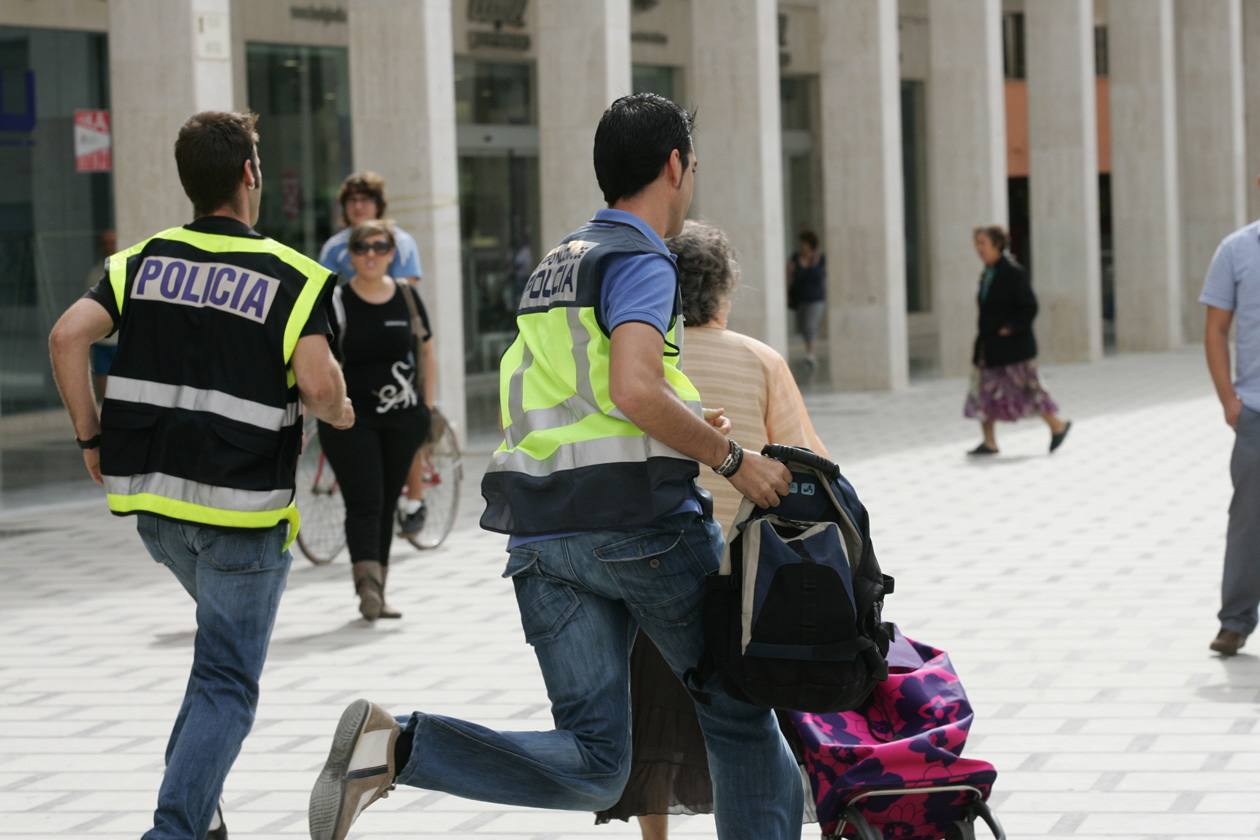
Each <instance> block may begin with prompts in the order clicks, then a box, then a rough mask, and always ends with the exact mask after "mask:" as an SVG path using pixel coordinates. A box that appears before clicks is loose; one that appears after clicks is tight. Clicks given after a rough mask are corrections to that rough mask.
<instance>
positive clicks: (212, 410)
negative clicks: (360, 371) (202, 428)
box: [106, 376, 300, 432]
mask: <svg viewBox="0 0 1260 840" xmlns="http://www.w3.org/2000/svg"><path fill="white" fill-rule="evenodd" d="M106 393H108V394H109V398H110V399H111V400H123V401H125V402H136V403H144V404H145V405H155V406H158V407H159V408H182V409H186V410H188V411H204V412H207V413H209V414H217V415H219V416H220V417H226V418H228V419H230V420H239V421H241V422H242V423H249V424H250V425H251V426H258V427H260V428H263V429H267V430H268V431H273V432H278V431H280V430H281V429H283V428H285V427H286V426H292V425H293V424H294V423H296V422H297V421H298V416H299V413H300V410H299V406H298V403H296V402H291V403H289V404H288V406H287V407H285V408H276V407H274V406H270V405H264V404H263V403H260V402H255V401H254V400H246V399H242V398H240V397H234V396H232V395H231V394H227V393H224V392H223V391H213V390H209V389H204V388H192V387H190V386H188V385H167V384H165V383H162V382H147V381H145V380H143V379H128V378H126V377H122V376H111V377H109V384H108V385H107V386H106Z"/></svg>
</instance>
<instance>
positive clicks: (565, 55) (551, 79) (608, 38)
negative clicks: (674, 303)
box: [537, 0, 630, 251]
mask: <svg viewBox="0 0 1260 840" xmlns="http://www.w3.org/2000/svg"><path fill="white" fill-rule="evenodd" d="M537 32H538V140H539V145H540V150H539V151H540V156H539V161H538V165H539V171H540V176H541V178H540V180H541V196H540V199H541V205H542V248H543V251H546V250H548V249H549V248H551V246H552V245H554V244H556V242H558V241H559V240H560V239H562V238H564V237H565V236H567V235H568V234H569V233H570V232H571V231H572V230H573V229H574V228H576V227H577V226H578V225H580V224H582V223H583V222H585V221H586V220H587V219H589V218H590V217H591V214H592V213H594V212H595V211H596V210H598V209H599V208H600V207H603V206H604V199H603V194H602V193H601V192H600V190H599V185H598V184H597V183H596V181H595V169H594V163H593V159H592V149H593V147H594V142H595V127H596V125H597V124H598V123H599V118H600V117H601V116H602V115H603V113H604V110H605V109H606V108H607V107H608V106H609V104H611V103H612V101H613V100H614V99H616V98H618V97H619V96H624V95H626V94H628V93H630V3H629V0H540V2H539V3H538V5H537Z"/></svg>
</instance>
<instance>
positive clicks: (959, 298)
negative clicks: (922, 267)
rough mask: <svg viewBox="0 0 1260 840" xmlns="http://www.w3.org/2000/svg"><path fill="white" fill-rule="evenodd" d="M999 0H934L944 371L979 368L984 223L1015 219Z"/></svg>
mask: <svg viewBox="0 0 1260 840" xmlns="http://www.w3.org/2000/svg"><path fill="white" fill-rule="evenodd" d="M1001 11H1002V10H1001V4H1000V3H999V2H998V0H932V2H931V3H930V4H928V15H929V20H928V30H929V31H928V42H929V43H928V64H929V74H928V129H929V133H928V195H929V214H930V218H929V219H928V224H929V227H930V230H931V233H930V239H929V241H930V243H931V257H930V260H931V262H930V265H931V275H930V276H931V285H932V310H933V313H934V314H935V316H936V323H937V329H938V332H939V341H940V353H941V356H940V366H941V372H942V373H944V374H945V375H947V376H957V375H961V374H965V373H966V372H967V371H969V370H970V369H971V348H972V342H973V340H974V339H975V331H976V283H977V278H978V277H979V276H980V268H981V266H980V261H979V259H977V257H976V252H975V248H974V247H973V245H972V238H971V231H972V229H973V228H974V227H976V226H977V225H984V224H999V225H1006V224H1007V218H1006V217H1007V203H1006V124H1005V113H1006V110H1005V99H1004V94H1003V87H1002V31H1001Z"/></svg>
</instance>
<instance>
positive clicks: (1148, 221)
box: [1033, 0, 1182, 351]
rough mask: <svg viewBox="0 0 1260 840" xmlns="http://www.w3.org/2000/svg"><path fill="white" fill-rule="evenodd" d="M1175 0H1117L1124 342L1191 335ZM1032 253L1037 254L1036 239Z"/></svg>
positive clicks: (1161, 344) (1115, 201) (1167, 343)
mask: <svg viewBox="0 0 1260 840" xmlns="http://www.w3.org/2000/svg"><path fill="white" fill-rule="evenodd" d="M1173 17H1174V16H1173V0H1108V3H1107V48H1108V53H1109V57H1110V63H1111V68H1110V79H1109V85H1110V88H1111V147H1112V148H1113V149H1118V150H1122V151H1123V153H1122V154H1115V155H1112V156H1111V238H1112V243H1113V251H1114V254H1115V301H1116V347H1117V349H1119V350H1122V351H1154V350H1171V349H1173V348H1175V347H1179V346H1181V344H1182V331H1181V297H1182V293H1181V285H1182V283H1181V272H1182V263H1181V200H1180V195H1181V193H1180V189H1179V188H1178V187H1179V185H1178V175H1177V171H1178V168H1177V85H1176V73H1175V65H1176V61H1175V52H1174V49H1173V25H1174V19H1173ZM1033 253H1034V254H1035V253H1036V245H1035V241H1034V246H1033Z"/></svg>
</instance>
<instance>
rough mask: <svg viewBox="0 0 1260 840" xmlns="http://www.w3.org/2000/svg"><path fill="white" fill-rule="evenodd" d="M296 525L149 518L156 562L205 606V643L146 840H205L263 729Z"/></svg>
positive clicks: (144, 519)
mask: <svg viewBox="0 0 1260 840" xmlns="http://www.w3.org/2000/svg"><path fill="white" fill-rule="evenodd" d="M287 528H288V526H287V524H285V523H281V524H279V525H277V526H276V527H274V528H268V529H266V530H257V531H244V530H231V529H227V528H215V527H211V526H208V525H195V524H193V523H190V522H175V521H173V520H170V519H162V518H160V517H157V516H152V515H149V514H143V513H142V514H140V515H139V516H138V521H137V524H136V529H137V530H138V531H139V532H140V537H141V539H143V540H144V546H145V548H147V549H148V550H149V554H151V555H153V559H154V560H156V561H157V562H159V563H161V564H163V565H164V566H166V567H167V568H169V569H170V570H171V571H172V572H174V573H175V577H176V579H178V580H179V582H180V583H181V584H182V585H183V587H184V589H186V590H188V594H189V595H191V596H192V598H193V600H194V601H196V602H197V637H196V640H195V641H194V642H193V664H192V673H191V674H190V675H189V677H188V688H187V690H186V692H185V693H184V703H183V705H182V706H180V709H179V715H178V716H177V717H176V718H175V728H174V729H173V730H172V731H171V737H170V740H169V741H168V742H167V745H166V773H165V775H164V776H163V777H162V787H161V789H160V790H159V791H158V807H157V811H155V812H154V814H153V828H152V829H151V830H149V831H148V832H146V833H145V835H144V837H143V840H202V838H204V837H205V835H206V831H207V829H208V828H209V826H210V818H211V817H212V816H213V815H214V809H215V807H216V806H217V804H218V801H219V794H220V793H221V792H222V790H223V780H224V779H225V778H227V774H228V770H230V769H231V767H232V763H233V762H234V761H236V756H237V753H239V752H240V751H241V743H242V742H243V741H244V740H245V736H246V735H248V734H249V730H250V727H252V726H253V724H254V710H255V709H256V708H257V706H258V678H259V676H260V675H261V674H262V668H263V662H264V661H265V660H266V658H267V644H268V642H269V641H270V640H271V629H272V627H273V626H274V624H275V620H276V609H277V608H278V607H279V606H280V595H281V593H283V592H284V585H285V582H286V579H287V577H288V571H289V563H290V562H291V561H292V560H293V557H292V555H290V554H289V552H287V551H285V550H284V539H285V536H286V534H287Z"/></svg>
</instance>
